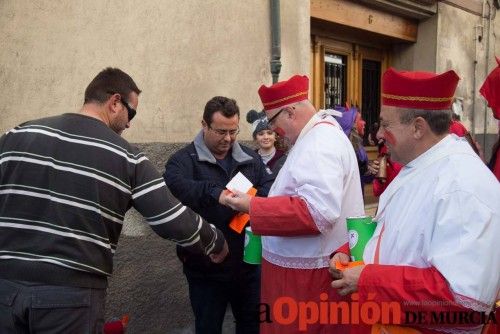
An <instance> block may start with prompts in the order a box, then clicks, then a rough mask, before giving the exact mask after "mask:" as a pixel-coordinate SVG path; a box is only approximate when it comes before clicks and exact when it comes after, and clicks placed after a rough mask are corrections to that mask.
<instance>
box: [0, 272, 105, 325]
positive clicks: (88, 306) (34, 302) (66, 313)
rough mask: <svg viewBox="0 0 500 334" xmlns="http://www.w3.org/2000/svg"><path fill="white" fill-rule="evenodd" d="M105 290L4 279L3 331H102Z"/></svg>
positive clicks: (0, 296)
mask: <svg viewBox="0 0 500 334" xmlns="http://www.w3.org/2000/svg"><path fill="white" fill-rule="evenodd" d="M105 298H106V290H105V289H91V288H77V287H69V286H56V285H42V284H37V283H30V282H22V281H12V280H5V279H0V333H2V334H11V333H16V334H19V333H37V334H44V333H47V334H49V333H50V334H54V333H82V334H87V333H92V334H94V333H102V328H103V325H104V302H105Z"/></svg>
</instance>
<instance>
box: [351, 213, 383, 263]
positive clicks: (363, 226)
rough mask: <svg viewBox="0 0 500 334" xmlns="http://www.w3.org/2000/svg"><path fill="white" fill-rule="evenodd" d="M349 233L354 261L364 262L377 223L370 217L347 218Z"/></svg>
mask: <svg viewBox="0 0 500 334" xmlns="http://www.w3.org/2000/svg"><path fill="white" fill-rule="evenodd" d="M346 221H347V233H348V235H349V249H350V250H351V260H352V261H363V252H364V251H365V246H366V244H367V243H368V240H370V238H371V237H372V236H373V233H374V232H375V228H376V227H377V223H376V222H374V221H372V217H370V216H360V217H347V218H346Z"/></svg>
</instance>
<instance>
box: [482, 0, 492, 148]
mask: <svg viewBox="0 0 500 334" xmlns="http://www.w3.org/2000/svg"><path fill="white" fill-rule="evenodd" d="M485 5H488V16H487V19H488V30H487V35H486V63H485V66H484V67H485V75H484V77H485V78H486V76H487V75H488V66H489V63H490V34H491V30H490V29H491V3H490V2H489V1H488V0H484V2H483V19H484V18H486V16H485V15H484V14H485V10H484V8H485ZM487 120H488V104H487V103H486V102H485V103H484V129H483V151H484V155H485V156H486V132H487V124H488V123H487V122H486V121H487Z"/></svg>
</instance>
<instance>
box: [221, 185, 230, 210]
mask: <svg viewBox="0 0 500 334" xmlns="http://www.w3.org/2000/svg"><path fill="white" fill-rule="evenodd" d="M228 196H231V192H230V191H229V190H227V189H224V190H222V191H221V193H220V195H219V204H220V205H226V206H227V204H226V198H227V197H228Z"/></svg>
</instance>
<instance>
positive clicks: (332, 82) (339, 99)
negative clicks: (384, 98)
mask: <svg viewBox="0 0 500 334" xmlns="http://www.w3.org/2000/svg"><path fill="white" fill-rule="evenodd" d="M312 41H313V42H312V48H311V52H312V57H311V59H312V62H311V63H312V64H311V66H312V68H311V73H312V95H313V96H312V97H313V98H312V100H313V103H314V105H315V107H316V108H317V109H328V108H334V107H335V106H338V105H340V106H345V105H346V104H348V105H350V106H356V107H357V108H358V109H359V110H360V111H361V114H362V115H363V119H364V120H365V121H366V127H365V136H364V139H365V145H368V134H369V132H370V130H373V128H374V127H375V126H376V123H377V122H378V118H379V115H380V89H381V76H382V73H383V72H384V71H385V70H386V69H387V67H388V63H389V59H388V58H389V52H388V51H387V50H386V49H384V48H383V47H380V48H376V47H367V46H362V45H360V44H356V43H349V42H343V41H336V40H333V39H328V38H320V37H315V36H313V38H312Z"/></svg>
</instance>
